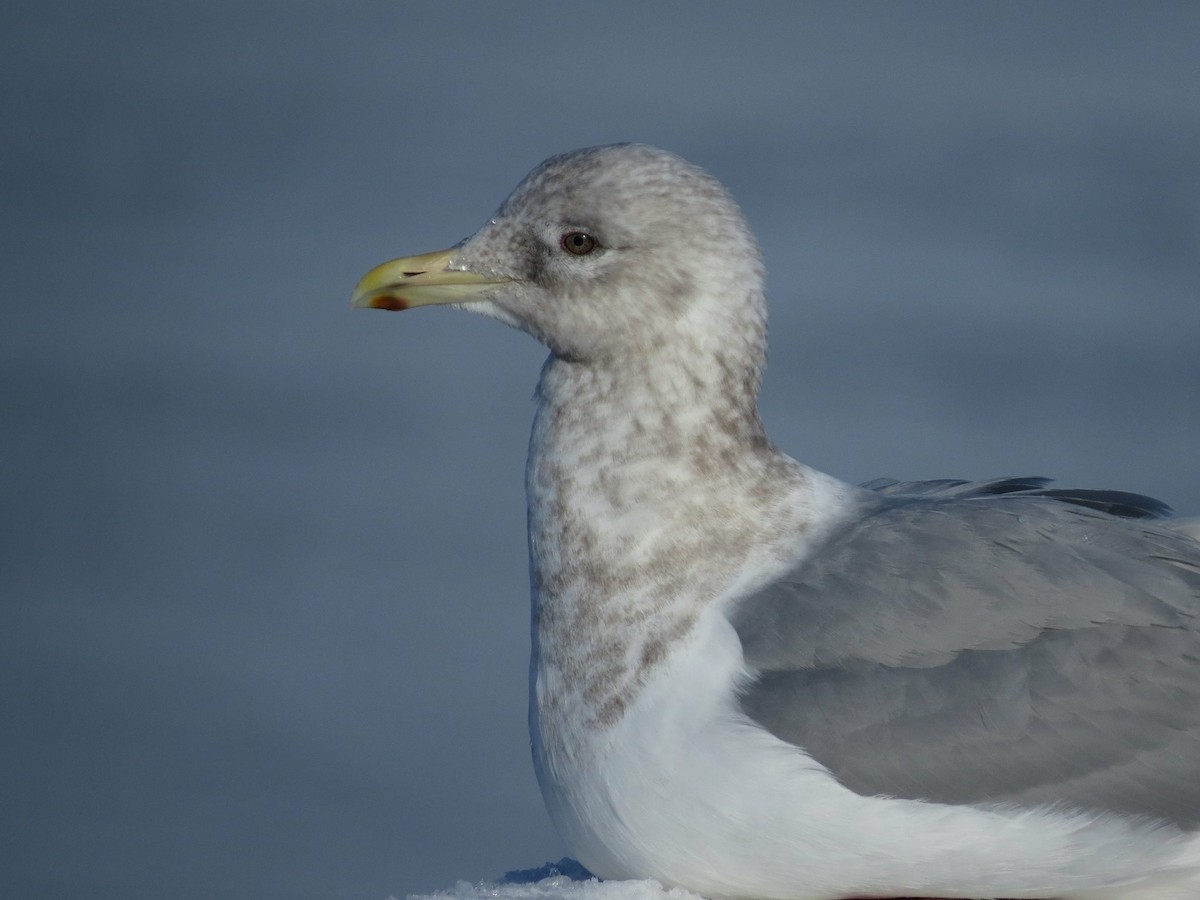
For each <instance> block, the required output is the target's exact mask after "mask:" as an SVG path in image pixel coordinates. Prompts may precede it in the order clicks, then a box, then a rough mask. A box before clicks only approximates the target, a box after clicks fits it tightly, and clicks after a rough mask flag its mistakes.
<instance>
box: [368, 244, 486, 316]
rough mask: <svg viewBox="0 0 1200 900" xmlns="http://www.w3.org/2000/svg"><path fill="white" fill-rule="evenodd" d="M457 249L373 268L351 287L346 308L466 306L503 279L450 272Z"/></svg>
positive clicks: (396, 260)
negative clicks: (447, 304)
mask: <svg viewBox="0 0 1200 900" xmlns="http://www.w3.org/2000/svg"><path fill="white" fill-rule="evenodd" d="M455 249H457V248H451V249H449V250H439V251H437V252H436V253H423V254H421V255H420V256H406V257H404V258H403V259H393V260H392V261H391V262H385V263H384V264H383V265H381V266H376V267H375V268H373V269H372V270H371V271H370V272H368V273H367V274H366V275H364V276H363V277H362V280H361V281H360V282H359V283H358V286H357V287H355V288H354V296H353V297H351V298H350V305H351V306H354V307H360V308H364V309H409V308H411V307H414V306H432V305H434V304H440V303H470V302H471V301H473V300H482V299H484V298H483V297H482V296H481V295H482V294H483V293H484V292H486V291H489V290H491V289H493V288H496V287H499V286H500V285H503V284H507V283H508V281H509V279H507V278H499V277H496V278H490V277H488V276H485V275H479V274H478V273H476V272H471V271H469V270H466V269H451V268H448V266H449V265H450V258H451V256H452V255H453V254H454V251H455Z"/></svg>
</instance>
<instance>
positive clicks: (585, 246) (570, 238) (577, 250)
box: [559, 231, 599, 256]
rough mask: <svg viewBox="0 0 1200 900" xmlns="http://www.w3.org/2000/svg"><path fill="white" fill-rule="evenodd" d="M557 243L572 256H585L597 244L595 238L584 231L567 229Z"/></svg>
mask: <svg viewBox="0 0 1200 900" xmlns="http://www.w3.org/2000/svg"><path fill="white" fill-rule="evenodd" d="M559 243H560V244H561V245H562V248H563V249H564V250H566V251H567V252H568V253H570V254H571V255H572V256H587V255H588V254H589V253H591V252H592V251H593V250H595V249H596V247H597V246H599V245H598V244H597V243H596V239H595V238H594V237H592V236H591V235H590V234H588V233H587V232H586V231H568V232H567V233H566V234H564V235H563V236H562V240H560V241H559Z"/></svg>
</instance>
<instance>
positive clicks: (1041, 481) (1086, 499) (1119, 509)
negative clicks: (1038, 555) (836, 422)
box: [862, 475, 1171, 519]
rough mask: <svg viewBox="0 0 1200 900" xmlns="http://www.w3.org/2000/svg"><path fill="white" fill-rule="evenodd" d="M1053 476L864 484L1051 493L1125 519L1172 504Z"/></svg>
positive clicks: (932, 491) (1166, 510)
mask: <svg viewBox="0 0 1200 900" xmlns="http://www.w3.org/2000/svg"><path fill="white" fill-rule="evenodd" d="M1051 480H1052V479H1049V478H1042V477H1040V476H1033V475H1029V476H1010V477H1007V478H996V479H993V480H991V481H962V480H957V479H951V478H943V479H938V480H935V481H895V480H894V479H891V478H876V479H875V480H874V481H868V482H865V483H864V484H863V485H862V487H864V488H866V489H868V490H872V491H875V492H877V493H880V494H885V495H888V496H897V495H903V496H938V497H946V498H950V497H953V498H956V499H970V498H972V497H995V496H999V495H1004V494H1007V495H1014V494H1015V495H1019V496H1022V497H1048V498H1050V499H1052V500H1058V501H1060V502H1062V503H1071V504H1074V505H1075V506H1086V507H1087V508H1088V509H1095V510H1098V511H1100V512H1105V513H1108V514H1109V515H1113V516H1120V517H1121V518H1125V519H1162V518H1166V517H1167V516H1169V515H1170V514H1171V507H1170V506H1168V505H1167V504H1166V503H1163V502H1162V501H1161V500H1156V499H1155V498H1153V497H1147V496H1145V495H1143V494H1133V493H1130V492H1129V491H1096V490H1087V489H1084V488H1048V487H1046V485H1048V484H1050V482H1051Z"/></svg>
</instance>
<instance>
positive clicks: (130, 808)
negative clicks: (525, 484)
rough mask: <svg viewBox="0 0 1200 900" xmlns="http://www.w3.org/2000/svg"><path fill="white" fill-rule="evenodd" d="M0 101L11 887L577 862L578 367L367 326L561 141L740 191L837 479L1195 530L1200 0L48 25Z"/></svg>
mask: <svg viewBox="0 0 1200 900" xmlns="http://www.w3.org/2000/svg"><path fill="white" fill-rule="evenodd" d="M0 67H2V69H3V71H2V76H3V77H2V78H0V97H2V98H3V109H4V115H3V130H4V139H3V141H2V142H0V164H2V170H3V182H2V185H0V210H2V215H0V228H2V229H3V234H2V235H0V237H2V239H3V240H2V244H0V246H2V250H0V252H2V254H3V258H4V265H3V277H4V283H5V288H6V298H5V305H4V327H3V329H0V370H2V377H0V461H2V463H3V480H2V482H0V490H2V492H3V493H2V503H3V517H2V520H0V521H2V524H0V529H2V532H3V533H2V536H0V721H2V722H3V732H2V738H0V771H2V772H3V777H2V778H0V895H2V896H4V897H21V898H41V897H47V898H48V897H55V898H58V897H68V896H70V897H88V898H109V897H112V898H134V900H138V898H162V897H171V898H174V900H190V898H217V897H219V898H224V900H238V898H257V900H261V898H281V900H282V898H289V900H290V898H363V900H381V898H384V897H386V896H387V895H389V894H394V895H403V894H404V893H406V892H409V891H416V890H428V889H432V888H437V887H448V886H450V885H452V884H453V882H454V881H455V880H456V879H459V878H463V879H479V878H485V877H494V876H496V875H499V874H500V873H501V872H503V871H504V870H505V869H510V868H516V867H519V866H532V865H536V864H538V863H540V862H542V861H544V860H547V859H556V858H558V857H559V856H561V855H563V854H564V853H565V852H566V848H565V847H564V846H562V845H561V843H560V842H559V840H558V838H557V836H556V835H555V834H554V833H553V831H552V829H551V827H550V825H549V822H548V820H547V818H546V815H545V813H544V811H543V809H542V805H541V800H540V797H539V795H538V793H537V788H536V785H535V783H534V779H533V775H532V771H531V767H530V763H529V759H528V739H527V736H526V733H525V691H526V666H527V659H526V656H527V653H528V618H527V617H528V610H527V604H528V595H527V583H526V557H525V537H524V499H523V495H522V466H523V462H524V455H525V445H526V439H527V430H528V427H529V422H530V416H531V405H530V402H529V396H530V393H531V390H532V387H533V384H534V381H535V378H536V375H537V371H538V367H539V364H540V361H541V359H542V356H543V353H542V350H541V348H539V347H538V346H536V345H535V344H534V343H533V342H532V341H530V340H529V339H528V338H526V337H524V336H523V335H520V334H518V333H516V332H512V331H509V330H507V329H504V328H503V327H500V326H498V325H497V324H496V323H494V322H490V321H487V320H484V319H482V318H478V317H474V316H468V315H461V314H455V313H454V312H452V311H447V310H433V311H424V312H419V313H412V314H409V315H404V316H395V315H387V314H383V313H375V312H358V311H356V312H351V311H350V310H349V308H348V306H347V303H348V297H349V294H350V290H351V288H352V287H353V285H354V283H355V281H356V280H357V279H358V277H359V275H361V274H362V273H363V272H364V271H365V270H366V269H368V268H369V267H371V266H373V265H375V264H376V263H379V262H382V261H383V260H385V259H388V258H391V257H394V256H398V255H402V254H408V253H414V252H418V251H424V250H432V249H437V248H440V247H444V246H447V245H449V244H451V243H453V242H454V241H456V240H458V239H459V238H461V237H463V236H465V235H466V234H468V233H470V232H471V231H473V230H474V229H475V228H476V227H477V226H478V225H479V224H481V223H482V222H483V221H484V220H485V219H486V218H487V216H488V215H489V214H490V213H491V211H492V210H493V209H494V208H495V206H496V205H497V204H498V203H499V202H500V200H501V199H502V198H503V197H504V195H505V194H506V193H507V191H508V190H509V189H510V188H511V187H513V186H514V185H515V184H516V182H517V180H518V179H519V178H520V177H521V176H523V175H524V174H525V172H526V171H527V170H528V169H529V168H531V167H532V166H533V165H534V164H536V163H537V162H539V161H540V160H541V159H543V158H544V157H546V156H548V155H550V154H552V153H555V152H559V151H562V150H567V149H570V148H574V147H580V146H586V145H591V144H597V143H607V142H611V141H617V140H639V141H646V142H649V143H653V144H657V145H660V146H663V147H666V148H669V149H671V150H674V151H675V152H677V153H680V154H681V155H683V156H685V157H687V158H688V159H690V160H692V161H694V162H696V163H698V164H700V165H702V166H704V167H706V168H708V169H709V170H710V171H712V172H713V173H714V174H715V175H716V176H717V177H718V178H720V179H721V180H723V181H724V182H725V183H726V184H727V185H728V186H729V187H730V189H731V190H732V191H733V192H734V194H735V195H736V196H737V197H738V198H739V200H740V202H741V204H742V206H743V208H744V210H745V212H746V215H747V217H748V218H749V220H750V222H751V224H752V226H753V227H754V229H755V230H756V232H757V233H758V235H759V236H760V238H761V241H762V244H763V248H764V251H765V254H766V259H767V265H768V271H769V290H770V297H771V301H772V310H773V320H772V322H773V327H772V357H771V364H770V367H769V370H768V375H767V383H766V388H765V393H764V399H763V404H764V418H765V420H766V422H767V425H768V427H769V429H770V430H771V431H772V434H773V436H774V437H775V439H776V440H777V442H778V443H779V444H780V445H781V446H783V447H784V448H785V449H787V450H788V451H789V452H791V453H793V454H794V455H796V456H797V457H799V458H800V459H802V460H804V461H805V462H807V463H809V464H812V465H815V466H817V467H819V468H821V469H824V470H826V471H829V472H832V473H834V474H836V475H838V476H840V477H842V478H845V479H848V480H851V481H861V480H865V479H868V478H873V477H875V476H881V475H887V476H892V477H897V478H923V477H938V476H958V477H968V478H972V477H988V476H996V475H1005V474H1045V475H1051V476H1054V477H1056V478H1058V479H1059V480H1060V481H1061V482H1063V483H1066V484H1069V485H1074V486H1084V487H1117V488H1123V489H1126V490H1134V491H1141V492H1145V493H1149V494H1152V495H1155V496H1158V497H1161V498H1162V499H1164V500H1166V501H1168V502H1170V503H1172V504H1173V505H1174V506H1175V507H1176V508H1177V509H1178V510H1179V511H1180V512H1181V513H1183V514H1190V515H1198V514H1200V472H1198V469H1200V466H1198V460H1200V297H1198V293H1200V93H1198V92H1197V85H1198V84H1200V6H1197V5H1196V4H1194V3H1178V4H1171V3H1148V4H1134V3H1125V4H1105V3H1054V4H1046V3H1007V4H960V3H917V4H903V5H902V4H892V3H889V4H878V3H868V4H858V3H808V4H800V3H796V4H791V3H787V4H785V3H778V4H716V3H659V4H646V3H640V2H638V3H605V4H582V3H574V4H572V3H559V4H552V3H529V2H519V3H504V4H499V3H496V4H492V3H484V2H479V3H457V2H438V3H392V2H346V3H339V4H332V3H330V4H323V3H311V2H281V0H277V2H256V3H249V4H246V3H241V2H231V0H207V2H204V3H198V2H192V3H173V4H163V3H158V2H153V3H150V2H141V3H139V2H122V3H119V4H94V3H82V2H80V3H61V2H50V0H39V2H36V3H33V2H9V3H5V4H4V5H3V7H0Z"/></svg>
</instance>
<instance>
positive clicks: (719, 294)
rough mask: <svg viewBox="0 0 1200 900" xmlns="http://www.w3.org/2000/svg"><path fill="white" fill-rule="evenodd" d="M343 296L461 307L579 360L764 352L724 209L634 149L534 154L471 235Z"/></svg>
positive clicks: (749, 285) (750, 280) (755, 261)
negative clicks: (678, 352) (709, 347)
mask: <svg viewBox="0 0 1200 900" xmlns="http://www.w3.org/2000/svg"><path fill="white" fill-rule="evenodd" d="M431 259H432V260H436V261H437V265H438V268H437V269H436V270H431V269H430V268H429V267H428V265H427V263H428V262H429V260H431ZM417 261H419V262H420V265H417ZM354 302H355V305H360V306H376V307H382V308H388V309H406V308H409V307H411V306H416V305H425V304H431V303H451V304H464V305H468V304H469V308H471V309H473V310H474V311H477V312H481V313H484V314H487V315H491V316H494V317H496V318H498V319H501V320H502V321H505V322H507V323H508V324H510V325H513V326H515V327H518V328H521V329H522V330H524V331H527V332H529V333H530V334H532V335H533V336H534V337H536V338H537V339H538V340H540V341H542V342H543V343H545V344H546V345H547V346H548V347H550V349H551V350H552V351H553V352H554V353H555V354H556V355H558V356H560V357H563V358H569V359H577V360H585V361H586V360H592V359H619V358H620V357H622V356H624V355H628V354H637V355H645V354H646V353H654V352H658V351H659V350H661V349H663V348H669V347H672V346H677V345H679V344H680V342H684V343H695V342H697V341H700V342H703V343H706V344H707V343H709V342H712V343H714V344H724V345H725V346H730V345H734V346H739V347H742V348H747V349H751V350H752V355H753V356H755V358H756V359H757V358H758V357H761V356H762V354H763V352H764V348H765V318H766V314H765V309H764V304H763V298H762V264H761V258H760V255H759V252H758V248H757V245H756V244H755V241H754V237H753V235H752V234H751V233H750V230H749V228H748V227H747V226H746V223H745V221H744V219H743V218H742V215H741V213H740V211H739V210H738V208H737V204H736V203H735V202H734V201H733V199H732V198H731V197H730V196H729V194H728V192H726V191H725V189H724V188H723V187H722V186H721V185H720V184H719V183H718V182H717V181H716V180H715V179H713V178H712V177H711V176H709V175H708V174H706V173H705V172H704V171H703V170H701V169H699V168H697V167H696V166H693V165H692V164H690V163H688V162H686V161H684V160H682V159H680V158H679V157H678V156H675V155H674V154H671V153H667V152H666V151H663V150H658V149H656V148H654V147H648V146H645V145H642V144H614V145H609V146H603V147H592V148H588V149H584V150H576V151H573V152H570V153H564V154H561V155H559V156H555V157H552V158H550V159H548V160H546V161H545V162H543V163H542V164H541V165H539V166H538V167H537V168H536V169H534V170H533V171H532V172H531V173H530V174H529V175H528V176H527V177H526V178H525V179H524V180H523V181H522V182H521V183H520V185H518V187H517V188H516V190H514V191H513V193H512V194H511V195H510V196H509V198H508V199H507V200H505V201H504V203H503V204H502V205H501V207H500V209H499V210H498V211H497V213H496V215H495V216H494V217H493V218H492V219H491V220H490V221H488V222H487V224H485V225H484V226H483V227H482V228H481V229H480V230H479V231H478V232H477V233H476V234H475V235H473V236H472V237H470V238H468V239H466V240H465V241H463V242H462V243H460V244H458V245H457V246H456V247H454V248H452V249H451V250H450V251H446V252H445V254H444V255H442V256H439V255H437V254H426V255H425V256H422V257H410V258H407V259H403V260H396V261H395V262H393V263H386V264H384V265H383V266H380V267H378V268H377V269H375V270H372V272H371V273H370V274H369V275H368V276H367V277H366V278H364V280H363V282H361V283H360V284H359V289H358V291H356V294H355V300H354Z"/></svg>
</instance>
